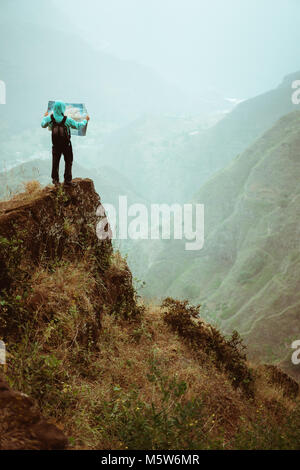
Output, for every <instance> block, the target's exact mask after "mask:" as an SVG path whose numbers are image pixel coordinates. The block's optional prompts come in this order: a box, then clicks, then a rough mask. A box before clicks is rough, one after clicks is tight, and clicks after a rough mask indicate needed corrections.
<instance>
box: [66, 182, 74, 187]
mask: <svg viewBox="0 0 300 470" xmlns="http://www.w3.org/2000/svg"><path fill="white" fill-rule="evenodd" d="M64 186H67V187H74V186H76V183H72V181H65V182H64Z"/></svg>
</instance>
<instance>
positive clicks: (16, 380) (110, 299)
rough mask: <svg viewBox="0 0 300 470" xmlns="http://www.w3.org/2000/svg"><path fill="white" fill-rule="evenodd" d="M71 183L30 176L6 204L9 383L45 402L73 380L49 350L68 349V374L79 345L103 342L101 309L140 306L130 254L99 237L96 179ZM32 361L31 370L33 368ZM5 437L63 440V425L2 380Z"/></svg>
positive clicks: (0, 418)
mask: <svg viewBox="0 0 300 470" xmlns="http://www.w3.org/2000/svg"><path fill="white" fill-rule="evenodd" d="M74 182H75V184H74V186H71V187H67V188H65V187H59V188H53V186H48V187H46V188H44V189H42V188H41V187H40V186H39V184H38V183H34V182H32V183H31V184H30V185H29V186H28V187H27V190H26V192H25V193H22V194H19V195H17V196H15V197H14V198H13V199H11V200H10V201H4V202H1V203H0V267H1V269H0V339H1V340H3V341H4V342H5V343H6V349H7V352H8V354H11V359H10V360H9V361H8V364H7V366H8V369H7V376H8V377H9V380H10V384H13V385H12V388H18V390H20V391H21V392H22V391H26V392H27V393H28V394H29V395H30V396H32V397H34V398H35V399H36V400H37V402H38V404H39V405H40V406H41V407H43V404H45V403H48V401H47V400H48V398H47V395H46V393H47V390H48V389H49V387H53V390H54V392H57V393H67V392H62V390H64V387H65V383H66V381H67V380H68V379H67V378H61V377H60V376H59V377H56V376H55V375H54V374H55V372H54V369H55V368H54V369H51V365H49V362H47V360H48V359H49V358H50V359H49V360H50V362H51V360H55V361H56V362H55V364H56V366H57V364H60V363H61V362H62V357H63V358H65V357H66V356H68V353H70V354H69V356H72V358H71V359H70V362H68V367H70V372H69V373H70V374H72V373H73V370H74V369H75V370H77V368H78V367H82V368H84V367H83V366H82V364H81V362H80V361H81V360H82V358H81V353H82V355H83V356H84V354H85V352H86V351H88V352H89V354H91V353H92V352H95V351H98V350H99V337H100V332H101V321H102V314H103V312H106V313H107V314H111V313H113V314H114V315H118V316H121V317H122V318H125V317H126V318H128V317H130V318H131V317H134V315H136V314H138V313H139V312H140V309H139V307H138V306H137V304H136V297H135V290H134V287H133V284H132V275H131V272H130V270H129V268H128V266H127V264H126V262H125V261H124V260H123V259H122V258H121V256H118V254H115V253H113V248H112V243H111V240H110V239H109V238H107V239H105V240H99V239H98V238H97V236H96V226H97V224H98V222H99V221H100V220H101V218H102V219H103V218H104V217H105V215H102V216H101V217H100V216H98V215H96V213H97V209H98V208H99V205H100V198H99V196H98V194H97V193H96V192H95V189H94V184H93V182H92V181H91V180H89V179H84V180H82V179H78V180H75V181H74ZM101 214H104V211H101ZM105 223H106V229H107V230H109V226H108V223H107V222H106V221H105ZM25 330H26V335H27V336H26V341H28V344H32V343H34V344H35V347H38V350H39V352H38V353H37V354H36V356H34V357H33V361H39V360H42V362H43V361H44V360H45V361H46V362H43V364H44V365H43V366H41V368H42V369H41V370H42V376H39V375H38V374H37V375H36V376H35V379H33V377H32V375H31V376H30V373H29V374H27V372H28V369H27V368H26V366H25V367H24V361H25V362H26V359H25V357H24V356H23V353H22V352H20V351H19V350H18V347H19V346H20V344H22V341H23V340H24V334H25V333H24V331H25ZM16 351H17V352H16ZM51 351H52V352H53V354H52V355H51ZM27 352H28V351H27ZM29 353H30V351H29ZM29 353H28V354H29ZM72 353H73V354H72ZM49 354H50V355H49ZM55 354H57V355H58V356H59V358H56V356H55ZM54 356H55V359H53V357H54ZM69 356H68V357H69ZM20 358H21V362H22V364H21V363H18V362H17V361H18V360H19V359H20ZM45 358H46V359H45ZM47 358H48V359H47ZM28 360H29V363H30V364H31V365H30V367H29V369H30V368H31V369H34V370H35V369H36V367H35V366H34V365H32V364H33V363H32V362H30V359H28ZM65 360H67V359H65ZM76 361H77V362H76ZM64 365H65V363H64ZM56 366H55V367H56ZM61 367H62V369H64V366H61ZM72 367H74V369H72ZM55 370H56V369H55ZM43 372H45V374H46V375H45V376H44V375H43ZM31 373H32V370H31ZM26 374H27V375H26ZM61 374H63V370H62V371H61ZM34 380H35V381H34ZM50 380H52V382H51V385H50ZM54 395H55V393H54ZM54 395H53V396H54ZM52 398H53V397H52ZM54 399H55V398H53V400H54ZM43 400H44V401H43ZM0 439H1V441H0V442H1V443H0V448H2V449H62V448H64V447H65V446H66V439H65V437H64V435H63V433H62V432H61V431H60V430H59V429H57V428H56V427H55V426H54V425H52V424H49V423H47V422H46V421H45V420H44V419H43V418H42V416H41V414H40V412H39V411H38V407H37V406H36V405H35V402H34V401H33V400H32V399H31V398H29V396H27V395H24V394H22V393H19V392H13V391H11V390H10V389H9V387H8V386H7V384H6V383H5V382H3V381H1V382H0Z"/></svg>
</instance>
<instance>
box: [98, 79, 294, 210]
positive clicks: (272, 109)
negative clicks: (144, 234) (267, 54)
mask: <svg viewBox="0 0 300 470" xmlns="http://www.w3.org/2000/svg"><path fill="white" fill-rule="evenodd" d="M299 77H300V72H296V73H294V74H291V75H289V76H287V77H285V79H284V80H283V82H282V83H281V84H280V86H278V87H277V88H276V89H274V90H271V91H269V92H268V93H264V94H262V95H260V96H257V97H255V98H252V99H250V100H247V101H244V102H242V103H240V104H239V105H237V106H236V107H235V108H234V109H233V110H232V111H231V112H229V113H228V114H226V115H225V117H224V118H223V119H219V121H218V122H217V123H216V124H215V125H210V126H203V121H201V120H200V119H199V121H198V122H197V121H196V120H195V121H194V123H193V122H189V120H188V119H186V121H184V120H183V119H182V120H178V118H177V120H176V118H173V120H172V119H169V120H168V119H166V118H165V119H163V118H161V119H160V120H155V119H152V120H151V119H143V120H138V121H136V122H134V123H131V124H130V125H129V126H127V127H126V128H124V129H123V130H117V131H116V132H114V133H113V134H112V135H111V136H110V137H108V139H107V142H106V144H105V145H104V148H103V150H102V151H101V157H102V155H103V158H104V159H107V160H108V161H110V162H113V164H114V165H115V166H116V167H118V168H120V169H122V172H124V174H125V175H126V176H127V177H128V178H131V179H132V183H133V184H134V185H135V187H136V188H137V189H138V190H139V192H142V191H143V192H144V193H143V195H144V197H146V198H148V199H151V200H152V201H154V202H162V203H163V202H187V201H189V200H190V199H191V198H192V197H193V196H194V194H195V192H196V191H198V189H199V187H200V186H201V184H203V183H204V182H205V181H207V179H208V178H209V177H210V176H211V175H212V174H213V173H214V172H216V171H217V170H219V169H221V168H223V167H225V166H226V165H227V164H228V163H229V162H230V161H231V160H232V159H233V158H234V157H236V156H237V155H238V154H239V153H240V152H243V151H244V150H246V148H247V147H248V146H249V145H251V144H252V143H253V142H254V141H255V140H256V139H257V138H259V137H260V136H261V135H262V134H263V133H264V132H265V131H267V130H268V129H269V128H270V127H271V126H272V125H273V124H274V123H275V122H276V121H277V120H278V119H279V118H280V117H281V116H283V115H285V114H287V113H288V112H290V111H292V110H293V109H296V107H295V105H293V104H292V100H291V97H292V92H293V90H292V88H291V84H292V82H293V81H294V80H295V79H299ZM220 109H222V106H221V105H220ZM223 109H224V108H223ZM220 117H221V116H220V115H219V118H220ZM216 120H217V119H216ZM212 122H213V121H212ZM170 181H172V185H170Z"/></svg>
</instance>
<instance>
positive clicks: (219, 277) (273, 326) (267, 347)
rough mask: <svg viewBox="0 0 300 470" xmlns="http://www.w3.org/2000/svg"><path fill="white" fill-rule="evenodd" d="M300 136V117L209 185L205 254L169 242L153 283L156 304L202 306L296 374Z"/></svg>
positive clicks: (291, 117) (155, 263)
mask: <svg viewBox="0 0 300 470" xmlns="http://www.w3.org/2000/svg"><path fill="white" fill-rule="evenodd" d="M299 129H300V112H299V111H296V112H292V113H290V114H288V115H286V116H284V117H282V118H281V119H280V120H279V121H278V122H277V123H276V124H275V125H274V126H273V127H272V128H271V129H270V130H269V131H267V132H266V133H265V134H264V135H263V136H262V137H261V138H260V139H258V140H257V141H256V142H255V143H254V144H253V145H252V146H250V148H249V149H247V150H246V151H245V152H244V153H242V154H241V155H239V156H237V157H236V158H235V159H234V160H233V161H232V162H231V163H230V164H229V165H228V166H227V167H226V168H225V169H224V170H221V171H219V172H218V173H217V174H216V175H215V176H214V177H212V178H211V179H210V180H209V181H208V182H207V183H206V184H205V185H203V187H202V188H201V189H200V191H199V192H198V194H197V196H196V198H195V202H199V203H202V204H204V205H205V245H204V248H203V250H201V251H198V252H192V254H191V253H188V252H185V251H184V246H183V243H182V242H169V243H168V244H167V243H166V242H164V245H163V246H162V244H161V246H160V250H158V252H157V255H156V258H155V260H152V265H151V266H150V268H149V271H148V273H147V275H146V281H147V284H148V285H151V283H152V281H154V289H156V292H154V291H153V290H152V292H149V293H148V294H149V295H150V296H151V295H155V294H160V295H161V296H165V295H171V296H175V297H178V298H189V299H190V300H192V301H193V302H201V303H202V304H203V312H204V311H206V314H207V315H208V317H209V318H210V319H211V320H212V319H213V320H215V321H217V322H218V323H219V324H220V325H221V326H222V328H223V330H225V331H228V332H229V331H232V330H233V329H237V330H238V331H239V332H240V333H242V334H243V336H244V337H245V338H246V341H247V344H248V346H249V349H250V351H251V353H252V355H253V356H256V357H260V358H264V359H265V360H269V361H274V360H281V361H283V362H284V363H285V367H286V368H289V369H293V366H292V364H291V361H290V356H291V343H292V341H293V340H295V339H299V337H300V316H299V315H300V289H299V276H300V241H299V240H300V237H299V235H300V225H299V220H300V217H299V216H300V187H299V175H300V158H299V148H300V132H299ZM294 369H295V370H292V371H290V372H291V373H293V372H294V373H296V372H295V371H296V368H294Z"/></svg>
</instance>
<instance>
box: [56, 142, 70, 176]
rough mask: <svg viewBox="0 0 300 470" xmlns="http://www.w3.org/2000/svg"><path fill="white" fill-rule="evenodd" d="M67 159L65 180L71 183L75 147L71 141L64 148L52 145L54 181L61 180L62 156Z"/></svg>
mask: <svg viewBox="0 0 300 470" xmlns="http://www.w3.org/2000/svg"><path fill="white" fill-rule="evenodd" d="M62 154H63V156H64V159H65V175H64V177H65V182H66V183H70V182H71V181H72V164H73V149H72V144H71V142H70V144H69V145H66V146H65V147H63V148H56V147H54V146H53V147H52V175H51V176H52V181H53V183H56V182H58V181H59V162H60V159H61V156H62Z"/></svg>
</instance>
